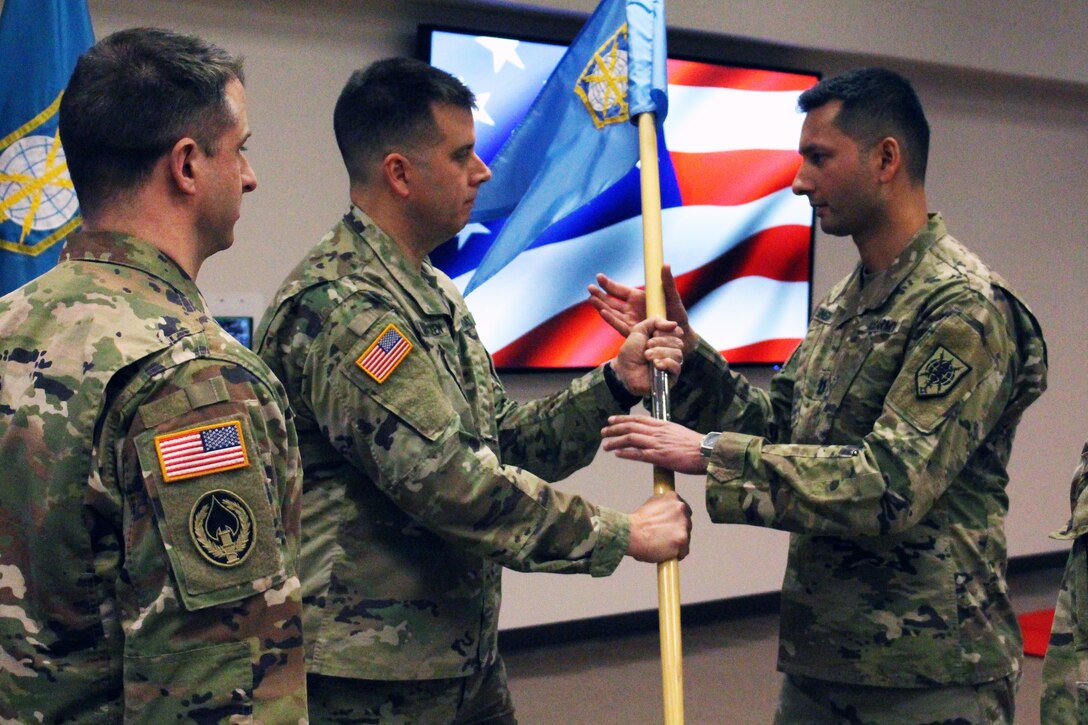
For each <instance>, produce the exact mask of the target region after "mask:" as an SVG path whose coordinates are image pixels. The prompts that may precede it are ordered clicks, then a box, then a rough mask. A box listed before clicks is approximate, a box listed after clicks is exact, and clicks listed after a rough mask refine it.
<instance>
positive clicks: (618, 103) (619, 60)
mask: <svg viewBox="0 0 1088 725" xmlns="http://www.w3.org/2000/svg"><path fill="white" fill-rule="evenodd" d="M574 92H575V93H576V94H578V97H579V98H581V99H582V102H583V103H584V104H585V106H586V109H587V110H588V111H589V115H590V118H592V119H593V124H594V125H595V126H596V127H597V128H604V127H605V126H607V125H608V124H611V123H623V122H625V121H629V120H631V115H630V113H628V106H627V23H624V24H623V25H622V26H621V27H620V29H619V30H617V31H616V32H615V33H614V34H613V35H612V36H611V37H610V38H609V39H608V40H607V41H605V43H604V44H603V45H602V46H601V47H600V48H598V49H597V51H596V52H595V53H594V54H593V57H592V58H590V59H589V63H588V64H586V68H585V70H584V71H582V75H580V76H579V77H578V82H577V83H576V84H575V86H574Z"/></svg>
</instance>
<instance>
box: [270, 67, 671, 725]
mask: <svg viewBox="0 0 1088 725" xmlns="http://www.w3.org/2000/svg"><path fill="white" fill-rule="evenodd" d="M473 103H474V100H473V96H472V93H471V92H470V91H469V90H468V89H467V88H465V87H464V85H462V84H461V83H460V82H459V81H458V80H456V79H455V78H453V77H452V76H450V75H448V74H447V73H444V72H442V71H439V70H437V69H435V68H432V67H431V66H428V65H427V64H425V63H420V62H419V61H412V60H406V59H391V60H387V61H381V62H378V63H376V64H374V65H373V66H371V67H370V68H368V69H366V70H364V71H359V72H357V73H356V74H354V75H353V76H352V78H351V79H350V80H349V81H348V84H347V85H346V87H345V88H344V90H343V92H342V94H341V96H340V99H339V101H338V102H337V105H336V112H335V119H334V121H335V124H334V125H335V128H336V134H337V140H338V142H339V144H340V148H341V152H342V154H343V156H344V161H345V163H346V165H347V168H348V173H349V176H350V179H351V199H352V202H353V204H352V207H351V209H350V211H349V212H348V213H347V214H346V215H345V216H344V218H343V219H342V220H341V221H340V222H338V223H337V224H336V225H335V226H334V227H333V229H332V231H331V232H330V233H329V234H328V235H326V236H325V238H324V239H322V240H321V241H320V242H319V243H318V245H317V246H316V247H314V248H313V249H312V250H311V251H310V253H309V254H308V255H307V257H306V258H305V259H304V260H303V261H302V262H301V263H300V264H299V266H298V267H297V268H296V269H295V271H294V272H292V273H291V274H290V275H289V276H288V278H287V280H286V281H285V282H284V284H283V286H282V287H281V289H280V291H279V293H278V294H277V296H276V298H275V300H274V302H273V304H272V306H271V308H270V310H269V312H268V314H267V315H266V316H265V319H264V321H263V322H262V325H261V329H260V330H259V331H258V335H257V337H258V340H259V348H258V349H259V351H260V354H261V355H262V357H264V359H265V360H266V361H268V363H269V365H270V366H271V367H272V369H273V371H274V372H275V373H276V374H277V375H278V376H279V377H280V378H281V379H282V380H283V381H284V384H285V386H286V388H287V390H288V394H289V395H290V399H291V405H292V407H293V408H294V409H295V411H296V413H297V416H298V431H299V441H300V445H301V447H302V461H303V465H304V467H305V475H304V480H305V483H304V492H303V545H302V567H301V570H302V572H303V592H304V604H305V607H306V619H305V629H306V638H307V643H306V647H307V668H308V672H309V673H310V676H309V683H310V684H309V692H310V709H311V714H312V717H313V718H314V721H315V722H339V723H374V722H397V723H400V722H404V723H413V724H418V723H421V724H426V723H452V722H459V723H460V722H466V723H467V722H484V721H486V722H493V723H507V722H514V721H515V720H514V715H513V707H512V705H511V702H510V696H509V693H508V691H507V687H506V678H505V671H504V668H503V665H502V660H501V658H500V657H499V655H498V652H497V650H496V636H497V621H498V616H499V599H500V576H501V572H502V567H503V566H508V567H511V568H514V569H518V570H522V571H547V572H564V573H574V572H580V573H589V574H592V575H594V576H605V575H607V574H610V573H611V572H612V571H613V570H614V569H615V568H616V566H617V565H618V564H619V562H620V560H621V559H622V558H623V556H624V554H625V553H627V554H630V555H633V556H635V557H636V558H639V559H641V560H644V561H660V560H665V559H669V558H672V557H675V556H684V555H685V554H686V552H687V544H688V536H689V529H690V518H689V517H690V509H689V508H688V507H687V505H686V504H685V503H683V502H682V501H680V500H679V498H677V497H676V496H675V495H674V494H669V495H667V496H660V497H653V498H651V499H650V501H648V502H647V503H646V504H644V505H643V506H642V507H641V508H640V509H639V510H638V511H636V512H635V513H634V514H631V515H630V516H628V515H625V514H622V513H620V512H618V511H613V510H609V509H606V508H603V507H600V506H595V505H593V504H592V503H590V502H588V501H586V500H584V499H583V498H581V497H579V496H574V495H568V494H564V493H562V492H560V491H557V490H555V489H553V488H551V487H550V486H548V485H547V484H546V483H545V482H544V481H543V480H541V478H544V479H557V478H561V477H563V476H566V475H568V474H570V473H571V472H572V471H574V470H575V469H577V468H579V467H580V466H584V465H585V464H587V463H588V462H589V461H590V460H591V459H592V458H593V456H594V455H595V453H596V451H597V448H598V447H599V444H600V438H599V430H600V426H602V425H604V423H605V422H606V420H607V416H608V415H609V414H610V413H617V412H620V411H621V410H624V409H628V410H629V409H630V407H631V405H632V404H634V403H635V402H636V401H637V400H638V394H642V393H645V392H646V391H647V390H648V387H649V372H648V368H647V365H646V361H647V360H653V361H654V363H655V364H657V365H659V366H660V367H662V368H664V369H666V370H668V371H670V372H673V373H675V372H678V371H679V365H678V362H679V359H680V350H679V346H680V341H679V339H678V338H676V337H675V335H671V336H665V337H664V338H656V339H652V340H649V342H647V338H648V337H650V336H651V335H652V333H654V332H658V331H660V332H663V333H671V332H672V331H673V329H674V327H675V326H674V325H672V324H671V323H665V322H664V321H660V320H657V321H650V322H649V323H646V324H644V325H642V326H641V327H640V328H638V329H637V330H636V332H635V335H634V337H633V338H632V339H631V340H630V341H629V342H628V343H627V344H626V345H625V346H624V349H623V351H621V353H620V355H619V356H618V357H617V359H616V360H614V361H613V362H612V363H611V365H606V366H603V367H602V368H599V369H597V370H595V371H593V372H592V373H589V374H588V375H586V376H584V377H582V378H580V379H578V380H576V381H574V383H573V384H571V385H570V387H569V388H568V389H566V390H564V391H562V392H560V393H558V394H555V395H553V396H550V397H548V398H546V399H543V400H537V401H534V402H531V403H528V404H518V403H516V402H514V401H513V400H510V399H509V398H508V397H507V396H506V394H505V392H504V390H503V387H502V383H501V382H500V381H499V378H498V377H497V376H496V374H495V369H494V367H493V365H492V362H491V358H490V356H489V355H488V353H487V351H486V350H485V349H484V347H483V345H482V344H481V342H480V339H479V337H478V336H477V333H476V329H475V326H474V322H473V319H472V315H471V314H470V313H469V311H468V308H467V307H466V305H465V301H464V299H463V298H462V297H461V295H460V293H459V292H458V291H457V289H456V287H454V285H453V283H452V282H451V281H450V279H449V278H448V277H446V276H445V275H444V274H443V273H442V272H441V271H439V270H437V269H435V268H434V267H433V266H432V265H431V264H430V262H429V261H428V260H427V254H428V253H429V252H430V251H431V250H433V249H434V248H435V247H436V246H438V245H439V244H441V243H442V242H443V241H445V240H447V239H449V238H450V237H451V236H453V235H454V234H456V233H457V232H458V230H460V229H461V228H462V227H463V226H464V225H465V223H466V222H467V220H468V214H469V211H470V209H471V208H472V202H473V200H474V199H475V196H476V191H477V189H478V188H479V185H480V184H482V183H484V182H485V181H487V180H488V179H489V178H490V175H491V174H490V171H489V170H488V168H487V166H485V165H484V163H483V162H482V161H480V159H479V157H477V156H476V154H475V151H474V150H473V144H474V141H475V134H474V129H473V121H472V112H471V109H472V107H473ZM628 390H632V391H634V393H635V394H634V395H633V394H632V393H631V392H628ZM530 471H532V473H530ZM538 476H539V477H538Z"/></svg>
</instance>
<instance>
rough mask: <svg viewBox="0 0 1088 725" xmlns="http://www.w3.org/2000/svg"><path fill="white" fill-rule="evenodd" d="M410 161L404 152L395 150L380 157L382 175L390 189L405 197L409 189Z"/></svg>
mask: <svg viewBox="0 0 1088 725" xmlns="http://www.w3.org/2000/svg"><path fill="white" fill-rule="evenodd" d="M411 167H412V162H411V161H410V160H409V159H408V157H407V156H405V155H404V154H399V153H397V152H396V151H394V152H393V153H390V154H387V155H386V157H385V158H384V159H382V176H383V177H384V178H385V183H386V184H388V185H389V188H390V190H392V192H393V193H394V194H396V195H397V196H399V197H401V198H402V199H403V198H406V197H407V196H408V193H409V190H410V183H409V181H410V179H411Z"/></svg>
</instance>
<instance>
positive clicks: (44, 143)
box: [0, 135, 79, 244]
mask: <svg viewBox="0 0 1088 725" xmlns="http://www.w3.org/2000/svg"><path fill="white" fill-rule="evenodd" d="M78 212H79V202H78V200H77V199H76V193H75V190H74V189H73V188H72V181H71V179H70V178H69V176H68V167H67V164H66V163H65V157H64V149H63V148H62V147H61V145H60V142H59V140H58V139H57V138H56V136H52V137H50V136H40V135H34V136H24V137H23V138H21V139H19V140H17V141H15V142H14V143H12V144H11V145H10V146H8V147H7V148H6V149H3V150H0V222H12V223H14V225H15V226H16V227H17V235H18V236H17V237H16V238H14V239H5V241H8V242H14V243H18V244H26V242H27V238H28V237H29V236H30V234H31V232H45V231H49V230H53V229H57V228H59V227H62V226H64V225H65V224H66V223H67V222H68V221H70V220H71V219H73V218H74V217H75V216H76V215H77V214H78ZM4 236H5V237H7V236H8V234H5V235H4ZM11 236H15V234H12V235H11Z"/></svg>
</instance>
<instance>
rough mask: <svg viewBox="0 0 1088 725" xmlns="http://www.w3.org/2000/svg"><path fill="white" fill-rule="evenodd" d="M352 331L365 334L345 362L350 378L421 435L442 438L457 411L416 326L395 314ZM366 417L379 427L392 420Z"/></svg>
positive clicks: (430, 438) (347, 375)
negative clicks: (416, 332)
mask: <svg viewBox="0 0 1088 725" xmlns="http://www.w3.org/2000/svg"><path fill="white" fill-rule="evenodd" d="M352 331H353V332H355V333H356V334H358V335H359V340H358V342H357V343H356V345H355V346H354V348H353V349H352V350H351V351H350V352H349V355H348V356H347V357H345V359H344V362H343V364H342V365H341V370H342V371H343V373H344V374H345V375H346V377H347V378H348V380H350V381H351V383H352V384H353V385H355V386H356V387H358V388H359V389H361V390H362V391H363V392H364V393H366V394H367V396H368V397H370V398H371V399H373V400H374V401H375V402H376V403H378V404H379V405H380V406H381V407H382V408H383V409H384V410H386V411H388V412H389V413H392V414H393V415H395V416H396V417H397V418H399V419H400V420H402V421H404V422H405V423H406V424H408V425H409V426H411V427H412V428H413V429H414V430H415V431H416V432H418V433H419V434H420V435H421V436H423V437H424V438H426V439H427V440H430V441H435V440H437V439H438V437H439V436H440V435H441V434H442V433H443V432H444V431H445V430H446V428H447V427H448V426H449V424H450V421H451V420H452V419H453V418H454V417H455V416H456V413H455V412H454V410H453V408H452V407H451V406H450V403H449V400H448V399H447V397H446V394H445V393H444V391H443V390H442V387H441V382H440V376H439V375H438V373H437V371H436V370H435V368H434V365H433V364H432V362H431V358H430V356H429V355H428V353H427V350H426V349H425V348H424V347H423V346H422V345H420V344H419V342H418V340H417V339H416V338H415V336H414V335H413V333H412V330H411V328H410V327H409V326H408V325H407V324H406V323H404V322H403V321H401V320H398V319H396V318H395V317H394V316H393V315H384V316H382V317H380V318H378V319H377V320H376V321H374V322H373V323H372V324H369V325H367V326H366V327H365V328H363V327H361V326H355V327H353V328H352ZM380 415H381V414H380ZM382 417H383V418H384V417H386V416H384V415H383V416H382ZM364 423H366V424H367V425H372V426H373V427H374V428H375V429H379V428H381V427H382V426H383V425H386V424H387V421H386V420H384V419H382V420H373V421H364Z"/></svg>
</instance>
